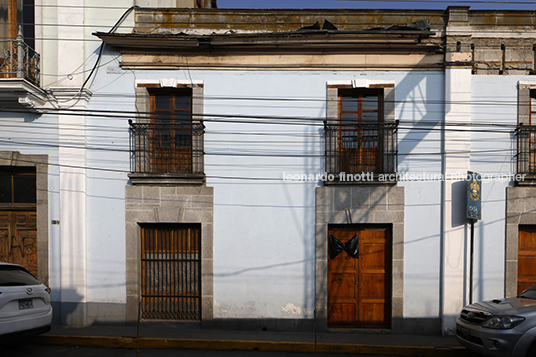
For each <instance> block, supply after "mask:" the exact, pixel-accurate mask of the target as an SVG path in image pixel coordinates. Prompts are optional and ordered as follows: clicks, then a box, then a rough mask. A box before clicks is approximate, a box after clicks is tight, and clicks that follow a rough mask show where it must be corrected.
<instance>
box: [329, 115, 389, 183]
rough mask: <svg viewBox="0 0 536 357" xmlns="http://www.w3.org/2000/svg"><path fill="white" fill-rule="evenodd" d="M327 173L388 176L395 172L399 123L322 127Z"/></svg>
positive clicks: (334, 124) (335, 124)
mask: <svg viewBox="0 0 536 357" xmlns="http://www.w3.org/2000/svg"><path fill="white" fill-rule="evenodd" d="M324 130H325V135H326V172H327V173H329V174H335V175H337V174H340V173H346V174H360V173H373V174H384V173H385V174H387V173H389V174H391V173H395V172H396V169H397V153H398V151H397V143H398V136H397V133H398V120H397V121H395V122H392V123H381V124H380V123H374V124H368V123H367V124H352V125H347V124H340V123H327V122H325V123H324Z"/></svg>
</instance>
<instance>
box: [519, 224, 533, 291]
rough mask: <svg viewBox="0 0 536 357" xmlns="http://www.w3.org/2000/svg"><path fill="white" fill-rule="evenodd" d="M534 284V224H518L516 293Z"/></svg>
mask: <svg viewBox="0 0 536 357" xmlns="http://www.w3.org/2000/svg"><path fill="white" fill-rule="evenodd" d="M535 284H536V226H520V227H519V240H518V265H517V293H518V294H520V293H521V292H522V291H523V290H525V289H528V288H530V287H531V286H533V285H535Z"/></svg>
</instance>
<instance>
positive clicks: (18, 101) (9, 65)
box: [0, 29, 46, 109]
mask: <svg viewBox="0 0 536 357" xmlns="http://www.w3.org/2000/svg"><path fill="white" fill-rule="evenodd" d="M39 66H40V56H39V54H38V53H37V52H36V51H35V50H34V49H33V48H31V47H30V46H28V44H26V43H25V42H24V39H23V37H22V32H21V30H20V29H19V33H18V35H17V39H16V40H4V41H0V98H1V99H0V105H1V106H4V107H9V108H13V107H16V108H26V109H36V108H38V107H41V106H42V105H43V104H44V103H45V101H46V93H45V91H43V90H42V89H41V88H40V69H39V68H40V67H39Z"/></svg>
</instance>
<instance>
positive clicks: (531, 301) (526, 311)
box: [456, 285, 536, 357]
mask: <svg viewBox="0 0 536 357" xmlns="http://www.w3.org/2000/svg"><path fill="white" fill-rule="evenodd" d="M456 337H457V339H458V342H459V343H461V344H462V345H464V346H465V347H466V348H467V349H469V350H471V351H474V352H477V353H480V354H482V355H485V356H505V357H506V356H512V357H529V356H530V357H534V356H536V285H534V286H533V287H531V288H529V289H527V290H525V291H523V292H522V293H521V294H519V295H518V296H517V297H515V298H506V299H495V300H491V301H484V302H479V303H475V304H471V305H467V306H466V307H464V308H463V310H462V312H461V314H460V316H459V317H458V318H457V319H456Z"/></svg>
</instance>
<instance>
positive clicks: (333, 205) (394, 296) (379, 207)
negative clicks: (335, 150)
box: [315, 184, 440, 333]
mask: <svg viewBox="0 0 536 357" xmlns="http://www.w3.org/2000/svg"><path fill="white" fill-rule="evenodd" d="M404 191H405V189H404V187H401V186H396V185H356V184H353V185H342V184H340V185H329V186H323V187H317V188H316V219H315V222H316V225H315V227H316V229H315V230H316V259H315V266H316V274H315V277H316V279H315V312H316V314H315V316H316V326H317V330H318V331H328V322H327V306H328V302H327V278H328V249H327V244H326V239H327V237H328V225H334V224H362V225H366V224H371V225H384V226H389V227H392V229H391V232H392V240H391V252H392V253H391V254H392V260H391V264H392V266H391V277H392V278H391V279H392V281H391V328H390V329H389V330H386V332H389V331H390V332H392V333H402V332H407V331H411V330H412V329H413V328H414V326H415V329H417V328H422V326H426V328H427V329H429V330H439V328H438V326H440V321H439V320H438V319H433V320H430V319H418V320H411V319H410V321H408V320H405V319H404V220H405V218H404V216H405V215H404V208H405V206H404V203H405V194H404Z"/></svg>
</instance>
